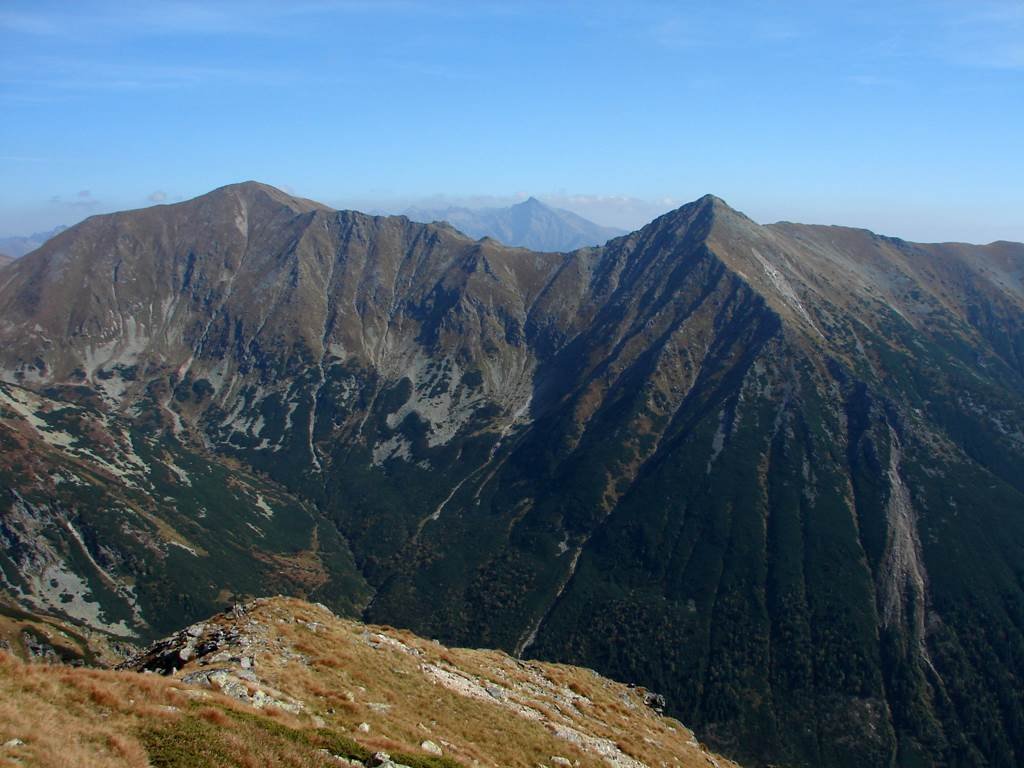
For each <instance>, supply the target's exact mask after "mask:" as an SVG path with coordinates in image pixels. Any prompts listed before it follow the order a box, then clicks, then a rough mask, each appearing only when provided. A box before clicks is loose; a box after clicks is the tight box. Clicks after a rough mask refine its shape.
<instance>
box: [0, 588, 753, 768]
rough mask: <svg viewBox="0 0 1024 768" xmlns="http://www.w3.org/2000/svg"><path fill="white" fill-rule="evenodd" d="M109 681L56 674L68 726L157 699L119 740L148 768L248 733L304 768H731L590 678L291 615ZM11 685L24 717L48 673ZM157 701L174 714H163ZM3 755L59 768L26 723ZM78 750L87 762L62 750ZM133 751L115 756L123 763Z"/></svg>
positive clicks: (223, 618) (134, 662)
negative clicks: (290, 751) (86, 694)
mask: <svg viewBox="0 0 1024 768" xmlns="http://www.w3.org/2000/svg"><path fill="white" fill-rule="evenodd" d="M18 669H19V668H18V667H17V666H12V661H11V660H10V659H6V658H4V657H3V656H0V690H5V692H6V689H7V687H8V686H9V684H10V683H12V682H14V680H13V679H12V676H17V674H18ZM120 669H121V670H122V672H121V673H119V674H114V673H104V672H95V671H89V672H86V671H83V672H82V674H83V675H85V676H86V677H83V678H82V679H81V680H79V679H78V678H75V677H73V676H68V675H67V674H65V675H64V678H63V679H64V680H65V682H69V683H70V685H71V688H72V689H75V688H76V687H77V686H78V685H79V684H81V685H84V686H87V687H88V689H89V690H90V691H91V693H90V696H91V697H92V701H93V702H94V706H93V707H92V708H89V707H85V708H82V707H79V706H74V705H72V706H71V707H70V709H69V710H67V711H68V712H70V713H72V714H71V716H72V717H73V718H74V719H75V723H76V725H77V726H79V727H82V726H88V724H89V723H90V722H93V721H101V720H102V719H104V718H106V719H108V720H114V721H115V722H116V721H119V720H122V719H124V718H129V717H131V715H132V713H133V712H134V713H136V717H138V699H137V698H136V697H137V695H138V694H132V695H131V697H130V698H129V697H127V696H124V694H123V693H114V692H113V690H110V689H108V688H107V687H106V686H107V684H110V685H113V684H114V683H117V684H120V685H129V686H132V685H142V684H143V683H145V685H146V686H149V687H150V689H151V691H152V693H151V695H150V697H149V701H148V703H147V704H146V706H148V707H149V708H150V709H148V710H146V712H150V710H152V709H159V711H160V712H161V713H162V714H161V715H160V716H159V717H155V715H154V714H149V715H146V714H145V713H142V719H141V721H138V722H135V723H133V724H132V725H131V727H129V728H126V729H125V731H124V736H125V738H129V739H138V740H139V742H140V743H141V745H142V748H143V750H144V751H145V754H146V755H147V759H148V760H150V761H152V760H154V759H157V762H156V763H153V764H161V765H162V764H165V763H164V762H160V761H159V755H161V754H168V753H169V752H171V751H172V750H173V753H174V754H175V755H176V756H177V759H179V760H184V761H187V764H189V765H220V764H224V763H222V762H220V760H219V758H215V757H214V756H215V755H218V754H222V753H221V752H220V751H219V749H220V748H219V747H218V746H216V745H217V744H218V743H221V742H222V743H230V742H231V740H232V738H233V737H232V729H233V728H234V727H235V726H236V724H238V723H245V724H247V725H249V726H253V727H255V728H257V729H258V733H257V738H255V739H253V742H254V743H258V742H262V741H266V740H267V739H269V738H272V737H274V736H275V735H276V737H277V738H281V737H282V736H283V737H284V740H285V741H286V742H291V744H292V745H293V746H295V745H298V746H299V747H301V748H302V750H301V751H302V753H303V754H304V758H303V759H304V760H305V761H306V762H303V763H302V764H303V765H351V766H367V767H368V768H373V767H375V766H385V767H388V766H396V767H399V768H401V767H402V766H408V768H455V767H456V766H459V765H463V766H470V765H472V766H486V765H495V766H497V765H514V766H529V768H534V767H535V766H536V765H546V766H555V767H558V768H581V767H583V766H598V765H604V766H613V768H647V766H684V767H688V766H718V767H719V768H726V766H731V765H734V764H733V763H731V762H730V761H728V760H725V759H724V758H721V757H719V756H717V755H715V754H713V753H711V752H708V751H707V750H706V749H705V748H704V747H702V746H701V745H700V744H698V743H697V741H696V740H695V739H694V737H693V734H692V732H690V731H689V730H687V729H686V728H684V727H683V726H682V725H681V724H679V723H678V722H676V721H674V720H671V719H669V718H665V717H664V716H662V715H661V714H659V713H658V712H656V711H655V710H654V709H652V708H651V706H650V705H651V704H652V703H654V704H656V703H657V697H656V696H653V695H652V694H650V693H648V692H646V691H644V690H643V689H637V688H633V687H628V686H625V685H621V684H618V683H613V682H611V681H609V680H606V679H603V678H601V677H599V676H597V675H596V674H595V673H593V672H591V671H589V670H582V669H575V668H572V667H564V666H557V665H547V664H540V663H536V662H529V663H524V662H521V661H518V660H516V659H513V658H511V657H508V656H506V655H504V654H500V653H494V652H488V651H471V650H462V649H448V648H444V647H442V646H440V645H438V644H437V643H434V642H430V641H426V640H422V639H421V638H417V637H415V636H413V635H411V634H410V633H407V632H401V631H397V630H394V629H390V628H387V627H373V626H366V625H362V624H359V623H357V622H352V621H349V620H344V619H340V618H338V617H336V616H335V615H334V614H333V613H331V612H330V611H329V610H328V609H327V608H326V607H324V606H320V605H312V604H308V603H303V602H300V601H297V600H294V599H285V598H273V599H259V600H255V601H251V602H249V603H246V604H244V605H242V604H239V605H236V606H234V608H232V609H231V610H230V611H228V612H226V613H224V614H221V615H218V616H215V617H212V618H210V619H209V620H207V621H204V622H201V623H199V624H195V625H193V626H190V627H188V628H186V629H184V630H181V631H180V632H177V633H175V634H174V635H172V636H170V637H168V638H166V639H164V640H162V641H160V642H158V643H155V644H153V645H152V646H150V647H149V648H148V649H147V650H145V651H143V652H141V653H139V654H138V655H136V656H135V657H133V658H131V659H129V660H128V661H126V662H125V663H123V664H122V665H121V666H120ZM144 673H150V674H144ZM58 674H59V673H58V671H57V670H56V669H54V670H53V671H52V676H54V677H56V676H57V675H58ZM22 677H23V678H25V679H26V680H31V681H34V682H29V683H27V684H26V685H25V686H24V687H23V689H22V690H21V691H20V693H12V695H13V697H14V698H11V699H8V702H9V703H10V704H14V705H16V706H17V705H20V706H22V707H32V706H35V705H36V703H37V702H36V700H35V698H34V690H35V689H36V687H37V686H38V685H42V684H43V683H42V682H38V681H40V680H43V681H45V680H46V679H47V673H43V672H42V671H40V670H39V668H38V667H36V668H35V669H34V670H32V671H31V672H29V670H25V671H24V672H22ZM157 677H159V678H160V681H159V684H157V681H156V680H154V678H157ZM154 686H155V687H154ZM168 695H171V696H172V697H173V698H174V699H175V703H174V704H173V705H164V704H161V703H159V702H160V701H161V700H162V699H163V698H164V697H166V696H168ZM53 704H54V705H59V704H60V697H56V700H55V701H54V702H53ZM225 707H227V709H225ZM216 712H221V713H223V715H225V716H224V717H219V716H218V715H216V714H215V713H216ZM104 713H105V714H104ZM195 717H199V718H200V719H201V720H202V718H205V722H210V723H214V724H215V725H217V726H218V727H219V728H220V731H217V732H211V735H210V737H209V738H211V740H212V742H213V744H212V745H206V746H203V745H200V744H195V743H190V742H189V739H188V733H189V729H188V728H187V727H185V726H186V724H187V723H190V722H192V718H195ZM154 719H155V722H154ZM161 721H162V722H161ZM15 734H16V735H15ZM214 734H215V735H214ZM225 740H226V741H225ZM0 741H7V745H6V746H5V747H4V750H5V752H4V753H0V759H5V758H9V757H15V756H17V757H23V758H24V759H23V760H22V764H28V765H42V766H47V765H57V764H60V763H59V761H60V760H61V759H62V754H61V753H51V752H48V751H47V749H46V744H45V739H44V738H42V736H41V735H37V734H36V733H34V732H33V731H32V729H31V728H30V727H29V726H28V725H27V721H26V720H25V718H24V717H15V718H13V719H12V720H11V721H10V722H4V723H3V724H2V725H0ZM12 741H17V742H18V743H17V744H13V745H12V744H11V742H12ZM244 745H245V743H243V746H244ZM65 746H68V745H65ZM79 747H81V748H84V749H88V748H89V747H88V743H85V744H82V745H80V744H78V743H75V742H74V741H73V743H72V744H71V745H70V748H72V749H77V748H79ZM130 751H131V750H130V749H129V748H128V747H127V746H124V745H122V752H124V753H128V752H130ZM103 752H104V748H103V742H102V740H98V745H97V747H96V748H95V750H94V754H92V755H91V758H92V759H93V760H95V762H90V764H93V765H103V764H106V763H105V762H104V760H103V759H102V754H103ZM140 757H141V754H140ZM137 762H138V760H134V761H128V763H129V764H134V763H137ZM143 764H148V763H143ZM174 764H185V763H174ZM232 764H233V763H232Z"/></svg>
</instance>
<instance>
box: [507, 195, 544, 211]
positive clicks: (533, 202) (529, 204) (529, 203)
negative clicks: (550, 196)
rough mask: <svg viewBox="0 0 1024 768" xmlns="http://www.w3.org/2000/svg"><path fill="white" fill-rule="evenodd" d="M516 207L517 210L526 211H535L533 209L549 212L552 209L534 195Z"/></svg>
mask: <svg viewBox="0 0 1024 768" xmlns="http://www.w3.org/2000/svg"><path fill="white" fill-rule="evenodd" d="M514 207H515V208H520V209H524V210H533V209H543V210H547V209H549V208H550V206H548V205H545V204H544V203H542V202H541V201H540V200H538V199H537V198H536V197H534V196H533V195H530V196H529V197H528V198H526V199H525V200H523V202H521V203H518V204H516V205H515V206H514Z"/></svg>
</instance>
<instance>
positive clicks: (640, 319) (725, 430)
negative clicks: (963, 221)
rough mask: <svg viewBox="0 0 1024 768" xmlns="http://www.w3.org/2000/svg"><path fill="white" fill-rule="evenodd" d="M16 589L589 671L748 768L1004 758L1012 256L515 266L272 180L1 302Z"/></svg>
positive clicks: (625, 244) (20, 275)
mask: <svg viewBox="0 0 1024 768" xmlns="http://www.w3.org/2000/svg"><path fill="white" fill-rule="evenodd" d="M0 377H2V379H3V382H4V383H3V384H2V385H0V446H2V451H0V478H2V481H3V483H2V484H3V487H4V489H5V493H4V495H3V497H2V499H0V533H2V536H3V538H4V541H5V542H6V546H5V549H4V550H3V556H2V557H0V570H2V572H3V580H4V584H5V590H6V591H7V593H8V594H9V595H10V597H11V598H12V600H16V601H17V602H18V603H19V604H20V605H21V606H22V607H23V608H28V609H31V610H33V611H45V612H50V613H53V614H56V615H59V616H62V617H63V618H65V619H66V620H69V621H74V622H77V623H78V624H79V625H80V626H84V627H89V628H92V630H94V631H102V632H105V633H108V634H110V635H112V636H114V637H119V638H121V639H122V641H123V640H135V641H145V640H151V639H153V638H154V637H156V636H158V635H161V634H166V633H167V632H170V631H173V630H176V629H178V628H180V627H181V626H184V625H187V624H189V623H192V622H194V621H198V620H201V619H204V618H205V617H207V616H209V615H210V614H212V613H214V612H216V611H217V610H219V609H221V608H223V606H224V605H225V604H226V603H227V602H228V601H231V600H233V599H241V598H244V597H249V596H257V595H265V594H268V593H277V592H283V593H288V594H291V595H296V596H301V597H306V598H309V599H313V600H317V601H320V602H322V603H324V604H326V605H328V606H329V607H331V608H332V609H333V610H335V611H338V612H341V613H346V614H348V615H352V616H361V617H363V618H365V619H368V620H371V621H375V622H380V623H387V624H390V625H394V626H402V627H407V628H410V629H412V630H414V631H416V632H418V633H419V634H421V635H423V636H429V637H437V638H438V639H440V640H442V641H445V642H447V643H449V644H462V645H473V646H478V647H479V646H487V647H493V648H501V649H504V650H506V651H508V652H511V653H513V654H515V655H516V656H518V657H521V658H542V659H546V660H555V661H560V662H567V663H576V664H581V665H584V666H588V667H592V668H594V669H596V670H598V671H599V672H601V673H603V674H607V675H609V676H610V677H613V678H615V679H619V680H624V681H632V682H635V683H637V684H640V685H644V686H647V687H649V688H651V689H653V690H656V691H659V692H660V693H662V694H664V696H665V699H666V712H669V713H672V714H674V715H677V716H679V717H680V718H681V719H682V720H683V721H684V722H686V723H687V724H688V725H690V726H692V727H693V728H694V729H695V731H696V733H697V734H698V737H699V738H700V739H701V740H703V741H705V742H707V743H709V744H711V745H713V746H715V747H716V748H717V749H718V750H719V751H721V752H724V753H726V754H728V755H730V756H731V757H734V758H737V759H740V760H742V761H746V762H749V763H750V764H786V765H814V766H854V765H857V766H862V765H890V764H900V765H912V764H948V765H983V764H987V765H1007V766H1009V765H1015V764H1017V763H1019V762H1020V759H1021V755H1022V754H1024V730H1022V728H1021V725H1020V724H1021V723H1022V722H1024V704H1022V703H1021V700H1020V697H1019V695H1018V694H1019V688H1020V686H1019V685H1018V683H1017V681H1018V680H1020V679H1021V678H1022V677H1024V661H1022V659H1024V656H1022V655H1021V654H1020V653H1018V652H1017V650H1015V649H1019V648H1021V647H1024V630H1022V627H1024V623H1022V621H1021V613H1020V606H1021V605H1024V586H1022V585H1024V571H1022V570H1021V568H1022V566H1021V563H1022V559H1021V557H1020V553H1021V552H1022V551H1024V517H1022V516H1021V514H1020V510H1022V509H1024V435H1022V434H1021V428H1020V425H1021V424H1024V246H1021V245H1019V244H1012V243H994V244H992V245H988V246H968V245H963V244H941V245H922V244H915V243H908V242H905V241H901V240H896V239H893V238H886V237H881V236H878V235H874V234H872V233H870V232H867V231H864V230H854V229H846V228H841V227H815V226H805V225H799V224H789V223H780V224H773V225H768V226H762V225H759V224H756V223H755V222H753V221H751V220H750V219H749V218H747V217H746V216H744V215H743V214H741V213H739V212H737V211H734V210H732V209H731V208H729V207H728V206H727V205H726V204H725V203H723V202H722V201H721V200H719V199H717V198H714V197H712V196H708V197H705V198H702V199H700V200H698V201H696V202H694V203H691V204H689V205H687V206H683V207H682V208H680V209H678V210H677V211H674V212H672V213H669V214H666V215H665V216H662V217H660V218H658V219H656V220H655V221H653V222H652V223H651V224H649V225H648V226H646V227H644V228H643V229H641V230H639V231H637V232H633V233H631V234H628V235H625V236H622V237H618V238H615V239H612V240H610V241H609V242H607V243H606V244H605V245H603V246H599V247H588V248H581V249H578V250H575V251H570V252H567V253H555V252H533V251H527V250H524V249H522V248H512V247H507V246H505V245H502V244H501V243H500V242H496V241H494V240H482V241H476V240H474V239H472V238H471V237H467V236H466V235H463V234H461V233H460V232H458V231H457V230H456V229H453V228H452V227H450V226H446V225H434V224H419V223H415V222H413V221H410V220H409V219H408V218H405V217H373V216H366V215H363V214H360V213H357V212H352V211H340V212H339V211H332V210H330V209H328V208H326V207H324V206H320V205H318V204H316V203H313V202H310V201H305V200H300V199H297V198H293V197H291V196H288V195H285V194H284V193H282V192H279V191H277V190H273V189H272V188H268V187H265V186H262V185H255V184H244V185H236V186H232V187H225V188H222V189H220V190H217V191H215V192H213V193H211V194H209V195H206V196H203V197H201V198H197V199H195V200H192V201H188V202H185V203H180V204H176V205H170V206H159V207H155V208H150V209H145V210H142V211H133V212H127V213H121V214H114V215H110V216H98V217H93V218H91V219H88V220H86V221H85V222H83V223H82V224H80V225H78V226H76V227H72V228H71V229H69V230H67V231H65V232H63V233H61V234H60V235H58V236H56V237H54V238H53V239H51V240H49V241H47V242H46V243H45V244H44V245H43V246H42V247H40V248H38V249H37V250H35V251H34V252H33V253H31V254H29V255H27V256H25V257H23V258H21V259H19V260H18V261H17V262H15V263H14V264H12V265H9V266H8V267H5V268H3V270H2V271H0Z"/></svg>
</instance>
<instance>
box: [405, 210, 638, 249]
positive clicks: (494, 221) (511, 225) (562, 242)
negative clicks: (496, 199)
mask: <svg viewBox="0 0 1024 768" xmlns="http://www.w3.org/2000/svg"><path fill="white" fill-rule="evenodd" d="M405 215H406V216H408V217H409V218H410V219H412V220H413V221H418V222H423V223H425V224H429V223H432V222H435V221H446V222H448V223H449V224H451V225H452V226H453V227H455V228H456V229H458V230H459V231H460V232H465V233H466V234H467V235H470V236H472V237H474V238H481V237H493V238H494V239H495V240H499V241H501V242H502V243H505V244H506V245H517V246H521V247H523V248H530V249H531V250H534V251H571V250H574V249H576V248H585V247H586V246H589V245H604V244H605V243H606V242H607V241H609V240H611V239H612V238H613V237H619V236H620V235H625V234H626V232H625V231H624V230H621V229H615V228H614V227H602V226H601V225H599V224H595V223H594V222H592V221H588V220H587V219H585V218H583V217H582V216H578V215H577V214H575V213H573V212H572V211H566V210H563V209H561V208H552V207H551V206H549V205H545V204H544V203H542V202H541V201H540V200H538V199H537V198H535V197H531V198H528V199H527V200H524V201H523V202H521V203H517V204H516V205H511V206H508V207H507V208H463V207H454V206H453V207H448V208H409V209H408V210H406V211H405Z"/></svg>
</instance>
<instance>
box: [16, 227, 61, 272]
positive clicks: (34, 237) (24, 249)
mask: <svg viewBox="0 0 1024 768" xmlns="http://www.w3.org/2000/svg"><path fill="white" fill-rule="evenodd" d="M65 229H67V227H65V226H64V225H63V224H61V225H60V226H56V227H54V228H53V229H51V230H47V231H46V232H35V233H34V234H31V235H28V236H14V237H0V251H2V252H3V253H6V254H9V256H10V258H11V259H17V258H20V257H21V256H24V255H25V254H26V253H30V252H32V251H34V250H35V249H36V248H38V247H39V246H40V245H42V244H43V243H45V242H46V241H47V240H49V239H50V238H51V237H53V236H54V235H58V234H60V233H61V232H63V231H64V230H65ZM0 266H3V264H2V263H0Z"/></svg>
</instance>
